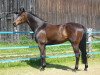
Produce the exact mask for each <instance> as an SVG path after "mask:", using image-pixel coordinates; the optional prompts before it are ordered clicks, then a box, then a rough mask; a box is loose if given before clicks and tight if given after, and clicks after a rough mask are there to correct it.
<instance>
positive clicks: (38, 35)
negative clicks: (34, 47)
mask: <svg viewBox="0 0 100 75" xmlns="http://www.w3.org/2000/svg"><path fill="white" fill-rule="evenodd" d="M35 39H36V41H37V42H41V43H46V42H47V39H46V32H45V31H44V30H40V31H39V32H37V33H36V34H35Z"/></svg>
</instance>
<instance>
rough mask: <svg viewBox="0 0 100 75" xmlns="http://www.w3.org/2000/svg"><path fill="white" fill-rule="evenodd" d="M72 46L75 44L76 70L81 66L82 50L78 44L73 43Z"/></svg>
mask: <svg viewBox="0 0 100 75" xmlns="http://www.w3.org/2000/svg"><path fill="white" fill-rule="evenodd" d="M72 46H73V50H74V53H75V57H76V64H75V70H77V69H78V66H79V58H80V51H79V47H78V45H77V44H72Z"/></svg>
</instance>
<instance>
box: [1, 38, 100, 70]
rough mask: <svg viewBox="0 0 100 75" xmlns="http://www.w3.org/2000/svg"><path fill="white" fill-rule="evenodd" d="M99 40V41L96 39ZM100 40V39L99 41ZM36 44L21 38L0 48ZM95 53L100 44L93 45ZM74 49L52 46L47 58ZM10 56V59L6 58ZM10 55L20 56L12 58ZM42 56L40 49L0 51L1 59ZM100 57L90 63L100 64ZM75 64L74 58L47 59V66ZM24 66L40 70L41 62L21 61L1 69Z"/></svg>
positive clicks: (2, 44)
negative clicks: (96, 62)
mask: <svg viewBox="0 0 100 75" xmlns="http://www.w3.org/2000/svg"><path fill="white" fill-rule="evenodd" d="M96 40H98V39H96ZM99 40H100V39H99ZM66 44H69V42H66ZM36 45H37V44H36V42H34V41H33V40H30V39H27V38H25V37H22V38H21V41H19V42H14V43H8V42H1V43H0V47H11V46H36ZM93 51H100V43H97V44H93ZM72 52H73V49H72V46H65V45H64V46H57V47H56V46H51V47H46V54H47V56H50V55H51V56H52V55H59V54H65V53H72ZM23 54H32V55H26V56H20V55H23ZM7 55H9V57H6V56H7ZM10 55H19V56H17V57H16V56H10ZM39 55H40V52H39V49H38V48H29V49H12V50H0V56H1V57H0V59H16V58H26V57H37V56H39ZM99 57H100V55H95V57H94V58H92V59H89V62H90V63H91V62H92V61H94V60H96V61H98V62H100V60H99V59H100V58H99ZM74 63H75V58H74V57H68V58H55V59H48V58H47V64H48V65H49V64H58V65H64V66H68V65H71V64H73V65H74ZM22 66H33V67H36V68H38V67H39V66H40V60H36V61H20V62H14V63H0V68H9V67H22Z"/></svg>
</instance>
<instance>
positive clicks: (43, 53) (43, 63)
mask: <svg viewBox="0 0 100 75" xmlns="http://www.w3.org/2000/svg"><path fill="white" fill-rule="evenodd" d="M38 46H39V49H40V57H41V70H44V69H45V67H46V60H45V58H46V51H45V44H38Z"/></svg>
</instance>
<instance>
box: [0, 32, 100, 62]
mask: <svg viewBox="0 0 100 75" xmlns="http://www.w3.org/2000/svg"><path fill="white" fill-rule="evenodd" d="M99 33H100V32H92V34H99ZM0 34H1V35H4V34H11V35H12V34H14V35H17V34H33V32H0ZM88 34H89V33H88ZM24 41H25V42H24V45H25V46H20V45H23V44H19V46H14V44H16V43H13V44H12V45H10V46H9V47H5V46H8V44H9V43H7V44H4V43H2V42H1V44H0V45H1V46H2V44H4V45H5V46H3V47H0V59H1V60H0V63H7V62H17V61H25V60H36V59H40V57H39V50H38V46H37V44H36V43H32V44H29V45H31V46H27V42H26V41H28V42H29V40H24ZM32 42H33V41H32ZM21 43H22V42H21ZM87 43H88V44H92V45H93V44H94V43H100V41H99V40H98V41H92V42H89V41H88V42H87ZM33 45H35V46H33ZM66 46H68V47H67V49H68V50H70V49H72V48H71V47H70V43H64V44H58V45H48V46H47V47H46V48H47V52H48V51H49V52H48V53H47V58H61V57H70V56H74V54H73V53H71V52H70V51H67V52H66V51H65V47H66ZM48 48H52V49H54V50H53V51H52V49H48ZM59 48H60V50H59ZM61 48H62V49H61ZM25 49H29V50H25ZM18 50H19V51H21V54H20V53H18V52H17V51H18ZM50 50H51V51H50ZM2 51H3V52H4V51H7V52H6V53H5V52H4V53H3V54H2ZM13 51H16V52H15V53H14V52H13ZM22 51H23V52H24V51H25V52H24V53H22ZM59 51H60V52H61V53H57V52H59ZM96 51H97V52H93V51H92V52H89V53H88V54H100V50H96ZM34 52H35V54H36V55H33V54H34ZM52 52H53V53H52ZM8 53H11V54H8ZM26 53H27V54H26ZM32 53H33V54H32ZM50 53H52V54H50ZM12 57H13V58H12ZM16 57H17V58H16ZM5 58H6V59H5Z"/></svg>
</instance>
